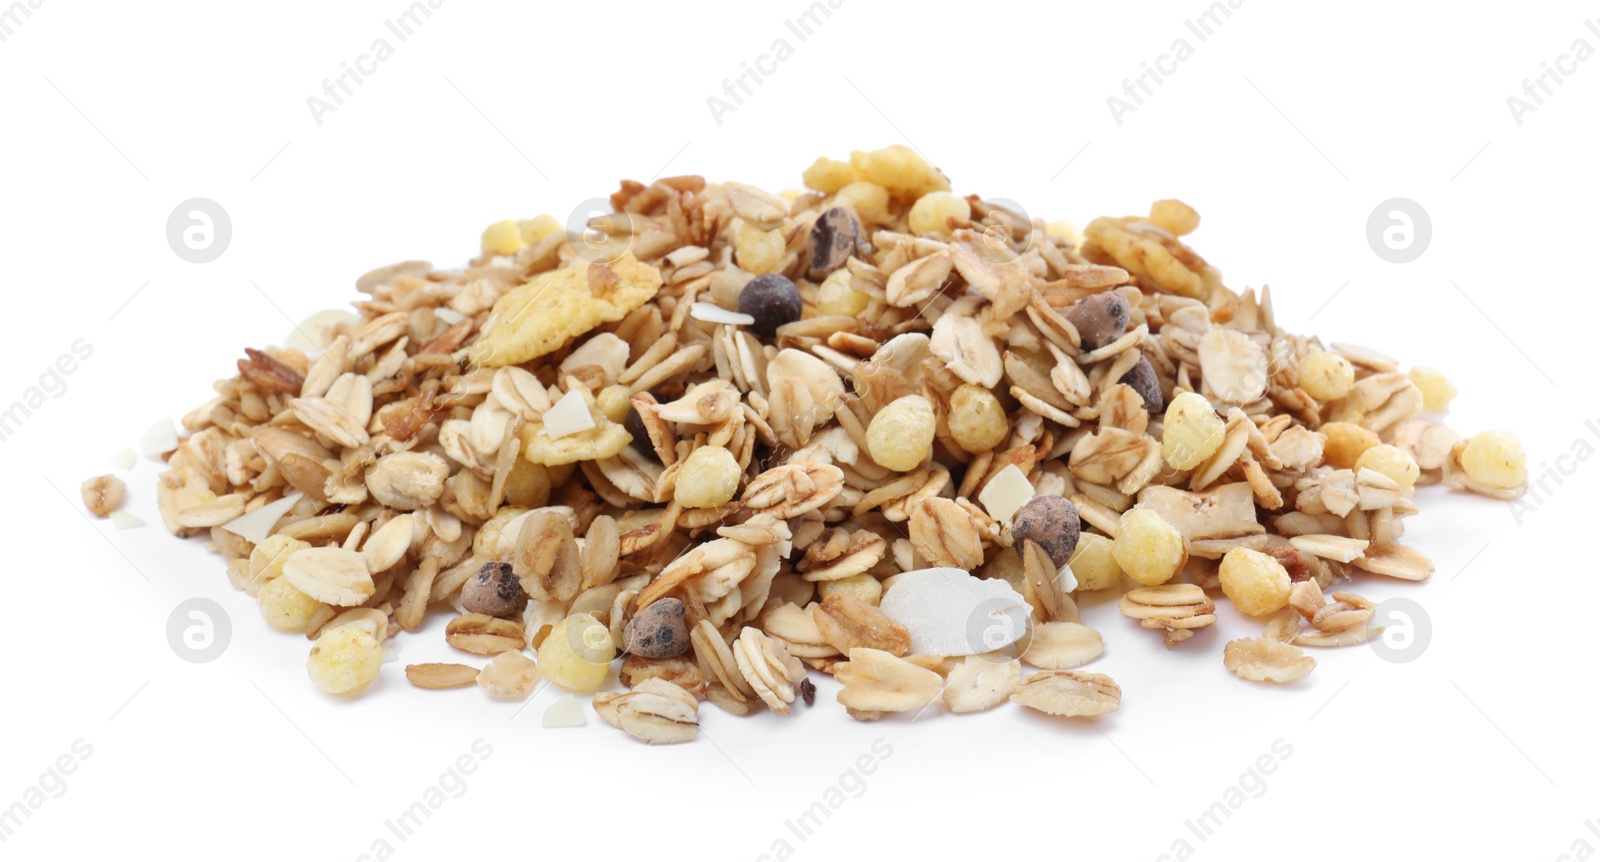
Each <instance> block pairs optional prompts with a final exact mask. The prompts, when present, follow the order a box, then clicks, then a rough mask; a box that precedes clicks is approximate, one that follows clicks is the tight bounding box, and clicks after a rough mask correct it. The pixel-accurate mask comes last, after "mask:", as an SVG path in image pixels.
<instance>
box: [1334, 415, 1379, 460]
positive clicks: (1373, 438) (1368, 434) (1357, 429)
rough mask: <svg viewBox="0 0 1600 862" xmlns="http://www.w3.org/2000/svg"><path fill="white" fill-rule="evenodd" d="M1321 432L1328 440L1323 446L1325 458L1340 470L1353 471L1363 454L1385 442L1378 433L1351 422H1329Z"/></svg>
mask: <svg viewBox="0 0 1600 862" xmlns="http://www.w3.org/2000/svg"><path fill="white" fill-rule="evenodd" d="M1320 430H1321V433H1322V436H1323V437H1324V438H1326V439H1327V442H1326V443H1324V444H1323V446H1322V455H1323V458H1324V459H1325V460H1326V461H1327V462H1328V463H1329V464H1332V465H1333V466H1334V467H1337V468H1338V469H1340V470H1349V469H1351V468H1352V467H1354V466H1355V465H1356V462H1357V461H1359V460H1361V456H1362V454H1363V453H1365V452H1366V451H1367V450H1368V449H1371V448H1372V447H1374V446H1376V445H1378V444H1379V443H1381V442H1383V441H1382V440H1380V439H1379V438H1378V433H1377V432H1376V431H1373V430H1371V429H1369V428H1363V427H1361V426H1360V425H1356V424H1354V423H1351V422H1329V423H1328V424H1326V425H1323V426H1322V428H1321V429H1320Z"/></svg>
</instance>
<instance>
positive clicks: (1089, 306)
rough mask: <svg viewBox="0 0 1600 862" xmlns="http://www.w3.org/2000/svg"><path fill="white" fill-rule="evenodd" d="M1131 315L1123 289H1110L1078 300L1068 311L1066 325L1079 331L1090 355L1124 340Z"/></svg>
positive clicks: (1085, 349) (1084, 347)
mask: <svg viewBox="0 0 1600 862" xmlns="http://www.w3.org/2000/svg"><path fill="white" fill-rule="evenodd" d="M1128 314H1129V308H1128V298H1127V297H1125V296H1123V295H1122V291H1120V290H1108V291H1105V292H1103V293H1096V294H1094V295H1092V296H1086V297H1084V298H1083V299H1080V300H1078V301H1077V303H1075V304H1074V305H1073V306H1072V308H1071V309H1069V310H1068V311H1067V322H1069V323H1071V324H1072V325H1073V327H1074V328H1076V329H1077V330H1078V338H1079V339H1080V341H1081V342H1082V345H1083V350H1084V352H1085V353H1087V352H1089V351H1092V350H1099V349H1100V348H1102V347H1105V346H1106V345H1107V344H1110V343H1111V342H1113V341H1116V340H1117V339H1118V338H1121V337H1122V333H1123V332H1125V331H1127V329H1128Z"/></svg>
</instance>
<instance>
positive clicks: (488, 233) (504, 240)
mask: <svg viewBox="0 0 1600 862" xmlns="http://www.w3.org/2000/svg"><path fill="white" fill-rule="evenodd" d="M524 245H526V243H524V242H523V241H522V229H521V228H519V227H517V223H516V222H514V221H512V220H510V219H506V220H505V221H497V222H495V223H494V224H492V225H489V226H488V227H486V228H484V229H483V253H484V254H516V253H517V252H518V251H519V250H520V249H521V248H522V247H523V246H524Z"/></svg>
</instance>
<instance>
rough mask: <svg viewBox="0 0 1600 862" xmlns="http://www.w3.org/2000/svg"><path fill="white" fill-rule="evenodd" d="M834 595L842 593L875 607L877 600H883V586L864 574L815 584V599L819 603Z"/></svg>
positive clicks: (875, 579)
mask: <svg viewBox="0 0 1600 862" xmlns="http://www.w3.org/2000/svg"><path fill="white" fill-rule="evenodd" d="M834 593H843V594H844V595H847V596H851V597H853V598H857V599H860V600H861V601H863V602H866V603H867V604H869V605H877V604H878V600H879V599H881V598H883V584H882V583H881V582H880V581H879V580H878V579H877V578H875V577H873V576H872V575H869V574H867V573H866V572H862V573H861V574H859V575H851V576H850V577H848V578H840V579H838V580H836V581H823V582H822V583H820V584H817V599H818V600H819V601H820V600H822V599H825V598H827V597H828V596H831V595H833V594H834Z"/></svg>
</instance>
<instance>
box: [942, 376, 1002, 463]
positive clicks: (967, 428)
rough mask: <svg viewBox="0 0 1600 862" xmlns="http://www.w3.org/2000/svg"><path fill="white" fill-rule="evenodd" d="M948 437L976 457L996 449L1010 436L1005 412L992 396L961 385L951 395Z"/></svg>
mask: <svg viewBox="0 0 1600 862" xmlns="http://www.w3.org/2000/svg"><path fill="white" fill-rule="evenodd" d="M948 421H949V425H950V436H952V437H954V438H955V439H956V443H957V444H958V445H960V446H961V448H963V449H965V450H967V451H968V452H971V453H972V454H974V455H976V454H978V453H980V452H988V451H989V450H991V449H993V448H995V447H996V446H999V445H1000V444H1001V443H1002V442H1004V441H1005V439H1006V435H1007V434H1009V433H1011V424H1010V422H1008V421H1007V420H1006V411H1005V408H1004V407H1002V406H1001V405H1000V399H999V398H996V397H995V395H994V393H993V392H990V391H989V390H988V389H985V388H984V387H982V386H978V385H976V384H973V383H963V384H961V385H960V386H958V387H956V391H955V392H953V393H951V394H950V417H949V420H948Z"/></svg>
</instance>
